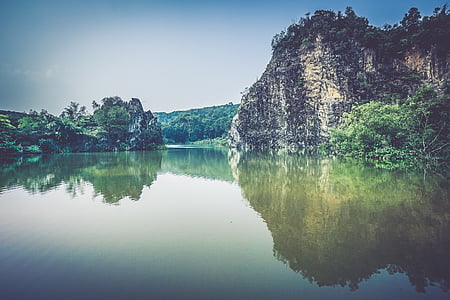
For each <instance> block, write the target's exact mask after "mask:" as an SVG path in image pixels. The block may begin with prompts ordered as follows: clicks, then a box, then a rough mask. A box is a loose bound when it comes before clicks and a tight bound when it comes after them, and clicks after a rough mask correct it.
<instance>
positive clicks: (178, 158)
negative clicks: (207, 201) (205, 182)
mask: <svg viewBox="0 0 450 300" xmlns="http://www.w3.org/2000/svg"><path fill="white" fill-rule="evenodd" d="M227 155H228V149H227V148H196V147H192V148H172V149H169V151H167V152H166V153H164V158H163V163H162V169H163V171H166V172H170V173H173V174H178V175H188V176H191V177H201V178H206V179H215V180H221V181H230V182H231V181H234V178H233V174H232V172H231V168H230V166H229V164H228V161H227Z"/></svg>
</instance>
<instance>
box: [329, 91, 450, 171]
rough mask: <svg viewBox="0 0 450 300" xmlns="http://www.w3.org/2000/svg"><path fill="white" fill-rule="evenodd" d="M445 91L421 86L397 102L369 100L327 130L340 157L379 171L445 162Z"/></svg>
mask: <svg viewBox="0 0 450 300" xmlns="http://www.w3.org/2000/svg"><path fill="white" fill-rule="evenodd" d="M449 95H450V94H449V93H444V94H443V95H442V96H438V95H437V94H436V93H435V92H434V91H433V90H432V89H431V88H427V87H423V88H421V89H420V90H419V91H418V92H417V93H416V94H415V95H414V96H413V97H410V98H408V99H406V100H403V101H400V103H399V104H386V103H381V102H369V103H365V104H362V105H359V106H356V107H354V108H353V110H352V111H351V112H350V113H348V114H346V115H345V117H344V122H343V124H342V125H341V126H340V127H339V128H336V129H334V130H332V131H331V142H330V143H331V146H332V148H333V151H334V152H335V153H337V154H338V155H342V156H352V157H361V158H366V159H368V160H370V161H372V162H374V164H375V165H376V166H378V167H383V168H397V167H411V166H414V165H417V164H418V163H426V164H429V163H438V162H442V161H448V160H449V157H450V153H449V147H448V146H449V142H450V133H449V128H448V127H449V126H448V124H449V120H450V97H449Z"/></svg>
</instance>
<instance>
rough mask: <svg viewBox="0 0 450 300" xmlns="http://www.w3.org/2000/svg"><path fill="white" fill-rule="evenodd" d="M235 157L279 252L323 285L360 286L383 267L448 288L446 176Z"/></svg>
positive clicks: (247, 193)
mask: <svg viewBox="0 0 450 300" xmlns="http://www.w3.org/2000/svg"><path fill="white" fill-rule="evenodd" d="M230 164H231V165H232V168H233V173H234V175H235V177H236V180H237V181H238V184H239V186H240V187H241V188H242V193H243V195H244V197H245V198H246V199H248V201H249V202H250V204H251V206H252V207H253V208H254V209H255V210H256V211H257V212H258V213H260V214H261V216H262V217H263V218H264V220H265V221H266V223H267V226H268V228H269V230H270V231H271V233H272V237H273V241H274V254H275V256H276V257H277V258H278V259H279V260H281V261H283V262H285V263H286V264H288V265H289V267H290V268H291V269H292V270H294V271H296V272H299V273H301V274H302V275H303V276H304V277H306V278H308V279H309V280H311V281H315V282H316V283H317V284H318V285H319V286H325V285H342V286H345V285H348V286H349V287H350V288H351V289H357V288H358V284H359V283H360V282H361V281H363V280H365V279H368V278H369V277H370V276H371V275H372V274H374V273H375V272H377V270H379V269H382V268H385V269H387V270H388V271H389V272H392V273H395V272H402V273H405V274H407V275H408V277H409V279H410V281H411V283H412V284H414V285H415V286H416V289H417V290H418V291H424V290H425V287H426V286H427V285H428V284H438V285H440V286H441V287H442V288H443V289H445V290H448V289H449V288H450V202H449V200H448V199H449V189H448V187H446V181H445V179H442V180H440V181H439V179H436V178H435V179H431V178H425V179H424V177H423V174H422V176H415V175H412V174H403V173H392V172H387V171H381V170H374V169H370V168H365V167H363V166H361V165H352V164H351V163H343V162H339V161H334V160H320V159H312V158H305V157H299V156H289V155H280V156H268V155H262V154H260V155H257V154H239V153H234V154H233V153H232V154H231V155H230Z"/></svg>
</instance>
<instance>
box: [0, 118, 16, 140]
mask: <svg viewBox="0 0 450 300" xmlns="http://www.w3.org/2000/svg"><path fill="white" fill-rule="evenodd" d="M15 129H16V128H15V127H14V126H13V125H12V124H11V121H10V120H9V118H8V116H5V115H1V114H0V144H4V143H6V142H11V141H12V136H13V134H14V131H15Z"/></svg>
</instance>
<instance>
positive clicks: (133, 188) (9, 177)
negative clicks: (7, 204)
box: [0, 151, 162, 203]
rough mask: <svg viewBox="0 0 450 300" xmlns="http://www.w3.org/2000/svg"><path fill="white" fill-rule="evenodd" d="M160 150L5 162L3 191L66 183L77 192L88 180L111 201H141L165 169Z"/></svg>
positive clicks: (37, 189) (41, 188) (40, 188)
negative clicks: (127, 199) (147, 188)
mask: <svg viewBox="0 0 450 300" xmlns="http://www.w3.org/2000/svg"><path fill="white" fill-rule="evenodd" d="M161 158H162V153H161V152H159V151H147V152H121V153H89V154H67V155H50V156H44V157H41V158H40V159H38V158H34V159H33V160H28V161H27V160H25V161H17V162H13V163H8V164H6V163H5V164H3V165H2V169H1V171H0V173H1V177H0V178H1V181H0V191H1V190H2V189H4V188H8V187H10V186H22V187H23V188H24V189H25V190H27V191H30V192H32V193H35V192H45V191H48V190H50V189H53V188H56V187H58V186H60V185H61V184H63V183H65V184H66V187H67V189H68V191H69V192H71V193H73V194H76V193H77V192H78V190H80V189H81V187H82V182H83V181H87V182H90V183H91V184H92V185H93V188H94V191H95V193H96V195H101V196H103V201H104V202H107V203H117V202H118V201H119V200H121V199H123V198H125V197H130V198H131V199H133V200H139V198H140V196H141V193H142V189H143V187H144V186H150V185H151V184H152V183H153V182H154V181H155V180H156V175H157V172H158V171H159V170H160V169H161Z"/></svg>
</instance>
